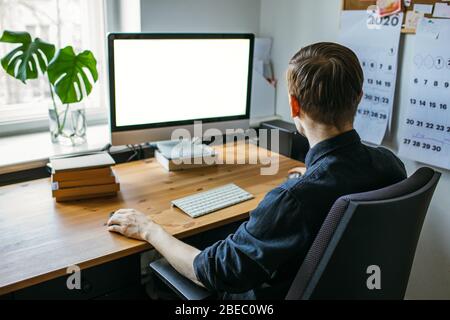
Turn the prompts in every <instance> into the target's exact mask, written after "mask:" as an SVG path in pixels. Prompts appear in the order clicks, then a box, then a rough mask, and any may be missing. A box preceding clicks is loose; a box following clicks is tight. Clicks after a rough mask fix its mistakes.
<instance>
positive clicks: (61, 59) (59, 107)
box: [0, 31, 98, 145]
mask: <svg viewBox="0 0 450 320" xmlns="http://www.w3.org/2000/svg"><path fill="white" fill-rule="evenodd" d="M0 42H4V43H12V44H19V46H18V47H16V48H14V49H13V50H11V51H10V52H9V53H7V54H6V55H5V56H4V57H3V58H2V59H1V65H2V67H3V69H4V70H5V71H6V73H8V74H9V75H10V76H12V77H14V78H16V79H18V80H20V81H22V82H23V83H24V84H26V82H27V80H31V79H37V78H38V77H39V75H42V76H46V78H47V81H48V84H49V90H50V96H51V98H52V102H51V105H50V106H49V118H50V134H51V138H52V142H53V143H59V144H64V145H79V144H83V143H85V142H86V113H85V108H84V106H83V105H82V104H80V102H81V101H82V100H83V99H85V98H86V97H87V96H88V95H89V94H90V93H91V92H92V86H93V85H94V83H95V82H97V80H98V71H97V60H96V59H95V57H94V55H93V53H92V52H91V51H88V50H86V51H83V52H81V53H79V54H76V53H75V52H74V50H73V48H72V46H67V47H65V48H63V49H59V50H58V51H57V52H56V50H55V46H54V45H53V44H50V43H47V42H45V41H43V40H41V39H39V38H36V39H34V40H33V39H32V38H31V36H30V34H29V33H28V32H13V31H4V32H3V34H2V36H1V37H0ZM55 52H56V54H55ZM89 77H90V78H91V79H89Z"/></svg>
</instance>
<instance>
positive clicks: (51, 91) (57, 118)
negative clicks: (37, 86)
mask: <svg viewBox="0 0 450 320" xmlns="http://www.w3.org/2000/svg"><path fill="white" fill-rule="evenodd" d="M47 80H48V86H49V88H50V95H51V97H52V101H53V109H54V110H55V114H56V125H57V126H58V133H61V124H60V123H59V112H58V108H57V107H56V102H55V95H54V94H53V88H52V83H51V82H50V79H49V78H48V77H47Z"/></svg>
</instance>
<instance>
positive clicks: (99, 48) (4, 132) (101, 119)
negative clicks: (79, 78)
mask: <svg viewBox="0 0 450 320" xmlns="http://www.w3.org/2000/svg"><path fill="white" fill-rule="evenodd" d="M81 6H82V10H83V12H86V16H87V18H86V20H87V24H88V27H87V28H84V30H82V35H81V36H82V37H88V39H89V40H88V42H89V44H90V45H91V46H93V47H95V48H91V50H92V49H94V50H93V51H96V52H97V55H96V56H97V60H100V67H99V80H98V81H97V83H96V84H95V86H97V87H98V88H94V89H96V90H97V91H98V92H97V93H96V94H98V97H97V99H96V101H95V104H93V105H92V106H86V120H87V125H100V124H107V123H108V122H109V105H108V99H107V90H108V84H107V76H106V75H107V74H106V72H107V70H106V68H107V59H106V42H105V40H104V39H106V31H105V30H106V19H105V17H106V4H105V2H104V1H92V0H81ZM87 30H89V32H87ZM37 36H38V35H37ZM57 49H58V48H57ZM0 72H4V70H3V69H2V70H0ZM7 76H9V75H7ZM41 77H42V75H41ZM17 81H18V80H17ZM44 81H45V80H44ZM88 99H89V98H88ZM81 103H84V104H85V105H86V101H84V102H81ZM89 103H91V104H92V102H90V101H88V103H87V104H89ZM51 105H52V101H51V100H50V99H46V100H40V101H34V102H28V103H22V104H8V105H2V106H1V108H0V119H4V120H2V121H0V137H4V136H13V135H20V134H29V133H34V132H43V131H48V130H49V115H48V112H43V111H42V110H48V108H49V107H51ZM32 108H38V109H39V110H40V111H38V112H30V109H32ZM10 114H15V116H14V117H11V116H10V119H8V115H10Z"/></svg>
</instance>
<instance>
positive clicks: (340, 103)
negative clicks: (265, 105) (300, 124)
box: [287, 42, 364, 128]
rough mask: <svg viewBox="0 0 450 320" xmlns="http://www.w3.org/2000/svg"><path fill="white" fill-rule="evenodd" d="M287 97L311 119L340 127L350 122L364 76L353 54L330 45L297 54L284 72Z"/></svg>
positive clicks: (358, 99) (354, 111)
mask: <svg viewBox="0 0 450 320" xmlns="http://www.w3.org/2000/svg"><path fill="white" fill-rule="evenodd" d="M287 80H288V89H289V94H290V95H293V96H295V97H296V98H297V99H298V102H299V103H300V106H301V108H302V110H303V111H304V112H305V113H306V114H307V115H308V117H310V118H311V119H312V120H314V121H317V122H320V123H323V124H325V125H332V126H335V127H338V128H339V127H342V126H343V125H346V124H348V123H353V120H354V118H355V114H356V110H357V108H358V104H359V102H360V98H361V94H362V87H363V82H364V75H363V71H362V69H361V65H360V63H359V60H358V57H357V56H356V54H355V53H354V52H353V51H352V50H350V49H349V48H347V47H344V46H342V45H339V44H337V43H331V42H321V43H316V44H313V45H310V46H307V47H305V48H303V49H301V50H300V51H299V52H297V53H296V54H295V55H294V57H293V58H292V59H291V61H290V63H289V68H288V71H287Z"/></svg>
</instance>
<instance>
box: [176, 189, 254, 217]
mask: <svg viewBox="0 0 450 320" xmlns="http://www.w3.org/2000/svg"><path fill="white" fill-rule="evenodd" d="M253 198H254V197H253V195H252V194H250V193H248V192H247V191H245V190H243V189H241V188H239V187H238V186H237V185H235V184H227V185H225V186H223V187H219V188H215V189H211V190H208V191H204V192H200V193H197V194H194V195H192V196H188V197H185V198H181V199H177V200H173V201H172V205H173V206H175V207H178V208H180V209H181V210H183V211H184V212H185V213H187V214H188V215H190V216H191V217H192V218H197V217H200V216H203V215H205V214H208V213H211V212H214V211H217V210H220V209H223V208H226V207H229V206H232V205H235V204H238V203H241V202H244V201H247V200H250V199H253Z"/></svg>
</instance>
